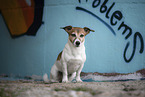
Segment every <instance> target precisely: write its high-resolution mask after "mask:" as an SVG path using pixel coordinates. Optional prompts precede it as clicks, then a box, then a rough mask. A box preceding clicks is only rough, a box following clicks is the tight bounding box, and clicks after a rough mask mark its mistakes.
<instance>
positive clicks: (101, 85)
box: [0, 80, 145, 97]
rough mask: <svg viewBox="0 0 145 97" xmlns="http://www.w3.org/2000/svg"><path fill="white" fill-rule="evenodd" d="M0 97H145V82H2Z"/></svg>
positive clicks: (0, 83)
mask: <svg viewBox="0 0 145 97" xmlns="http://www.w3.org/2000/svg"><path fill="white" fill-rule="evenodd" d="M0 97H145V80H142V81H125V82H83V83H52V84H45V83H43V82H42V81H24V80H19V81H0Z"/></svg>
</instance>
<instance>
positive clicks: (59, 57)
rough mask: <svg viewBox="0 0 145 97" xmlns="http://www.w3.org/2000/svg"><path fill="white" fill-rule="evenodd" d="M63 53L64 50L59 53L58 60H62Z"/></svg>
mask: <svg viewBox="0 0 145 97" xmlns="http://www.w3.org/2000/svg"><path fill="white" fill-rule="evenodd" d="M61 55H62V51H61V52H60V53H59V55H58V57H57V60H60V59H61Z"/></svg>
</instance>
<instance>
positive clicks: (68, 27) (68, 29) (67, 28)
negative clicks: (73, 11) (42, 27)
mask: <svg viewBox="0 0 145 97" xmlns="http://www.w3.org/2000/svg"><path fill="white" fill-rule="evenodd" d="M60 29H64V30H65V31H66V32H67V33H69V32H70V31H71V30H72V26H66V27H61V28H60Z"/></svg>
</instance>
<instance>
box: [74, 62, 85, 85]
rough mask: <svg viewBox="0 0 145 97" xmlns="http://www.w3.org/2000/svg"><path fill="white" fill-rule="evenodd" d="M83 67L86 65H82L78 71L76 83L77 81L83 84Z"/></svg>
mask: <svg viewBox="0 0 145 97" xmlns="http://www.w3.org/2000/svg"><path fill="white" fill-rule="evenodd" d="M83 66H84V64H82V65H81V66H80V68H79V69H78V71H77V75H76V81H77V82H83V81H82V80H81V78H80V73H81V71H82V69H83Z"/></svg>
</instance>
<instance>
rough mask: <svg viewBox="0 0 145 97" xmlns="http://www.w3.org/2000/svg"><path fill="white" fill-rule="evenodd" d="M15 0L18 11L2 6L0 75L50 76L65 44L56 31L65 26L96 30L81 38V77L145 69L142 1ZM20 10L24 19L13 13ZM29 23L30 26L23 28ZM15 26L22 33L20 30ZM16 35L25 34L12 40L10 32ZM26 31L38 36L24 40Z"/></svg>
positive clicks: (61, 32) (64, 35)
mask: <svg viewBox="0 0 145 97" xmlns="http://www.w3.org/2000/svg"><path fill="white" fill-rule="evenodd" d="M6 1H7V2H6V3H5V2H3V3H4V4H6V5H7V6H9V5H11V3H9V2H12V1H11V0H10V1H9V0H6ZM17 1H18V2H14V3H13V4H18V5H17V6H19V7H18V8H12V7H7V8H5V7H3V6H2V5H0V11H1V14H0V28H1V31H0V45H1V47H0V52H1V54H0V67H1V68H0V74H12V75H33V74H34V75H43V74H44V73H48V74H49V72H50V69H51V67H52V65H53V64H54V62H55V60H56V58H57V55H58V54H59V52H61V51H62V50H63V48H64V46H65V44H66V43H67V40H68V35H67V33H66V32H65V31H64V30H62V29H60V27H64V26H68V25H72V26H74V27H89V28H91V29H93V30H95V33H90V34H89V35H87V36H86V39H85V47H86V55H87V60H86V62H85V65H84V68H83V72H97V73H117V74H119V73H123V74H126V73H134V72H136V71H139V70H143V69H144V68H145V48H144V46H145V41H144V40H145V30H144V27H145V23H144V22H145V18H144V15H145V11H144V8H145V1H144V0H127V1H126V0H44V2H41V3H40V2H38V0H22V1H23V2H29V4H32V5H33V6H32V7H31V6H25V7H24V6H22V5H23V4H22V2H21V1H20V0H17ZM1 2H2V1H1ZM37 3H39V4H41V5H38V4H37ZM34 5H35V6H34ZM19 8H21V11H19V12H20V13H21V14H23V19H22V17H21V16H19V15H20V14H19V13H17V11H18V9H19ZM24 9H26V10H25V11H24ZM28 9H30V10H28ZM32 9H33V10H32ZM36 9H37V13H36ZM10 10H12V11H14V12H15V13H14V12H11V11H10ZM30 11H32V12H30ZM8 12H9V13H8ZM32 13H33V14H32ZM26 14H27V15H26ZM29 14H30V15H31V16H30V17H29ZM37 14H39V15H37ZM10 15H11V16H12V17H15V16H17V18H18V19H19V18H20V20H23V21H22V23H21V22H18V21H17V18H15V19H12V20H11V18H12V17H9V16H10ZM35 15H36V16H37V17H34V16H35ZM25 16H26V17H25ZM31 18H32V19H31ZM29 19H30V20H31V21H32V22H29V23H27V22H28V20H29ZM38 21H39V23H38ZM17 22H18V24H17ZM10 23H12V24H11V25H12V26H11V25H10ZM20 24H21V25H20ZM22 24H24V25H26V24H29V26H27V27H26V26H24V27H23V26H22ZM31 24H33V26H31ZM34 24H35V26H34ZM37 24H38V25H37ZM19 25H20V28H23V29H25V31H20V30H18V29H19ZM11 27H12V28H11ZM15 27H16V28H15ZM26 28H27V29H26ZM29 29H31V30H29ZM17 31H18V33H19V32H20V33H21V32H23V33H25V35H23V36H21V34H20V36H21V37H18V38H15V39H13V38H12V37H11V36H12V33H15V32H16V33H17ZM28 32H31V33H35V35H36V36H27V34H26V33H28ZM9 33H11V34H9ZM23 33H22V34H23ZM36 33H37V34H36ZM29 35H30V34H29ZM18 36H19V35H18ZM4 41H5V42H4Z"/></svg>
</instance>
